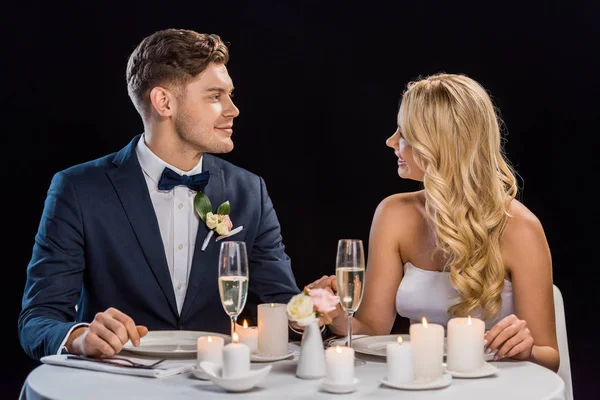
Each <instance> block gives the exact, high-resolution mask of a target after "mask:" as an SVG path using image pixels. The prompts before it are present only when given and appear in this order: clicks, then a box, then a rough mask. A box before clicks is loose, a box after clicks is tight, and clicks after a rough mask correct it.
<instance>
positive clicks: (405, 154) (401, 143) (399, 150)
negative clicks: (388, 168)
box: [385, 127, 425, 182]
mask: <svg viewBox="0 0 600 400" xmlns="http://www.w3.org/2000/svg"><path fill="white" fill-rule="evenodd" d="M385 144H386V145H388V147H391V148H392V149H394V154H395V155H396V157H398V175H400V177H401V178H404V179H412V180H414V181H419V182H423V177H424V175H425V174H424V173H423V171H421V169H420V168H419V167H417V164H415V160H414V158H413V148H412V146H411V145H410V144H408V142H407V141H406V139H404V137H402V132H400V127H398V129H396V132H394V134H393V135H392V136H390V137H389V138H388V139H387V140H386V141H385Z"/></svg>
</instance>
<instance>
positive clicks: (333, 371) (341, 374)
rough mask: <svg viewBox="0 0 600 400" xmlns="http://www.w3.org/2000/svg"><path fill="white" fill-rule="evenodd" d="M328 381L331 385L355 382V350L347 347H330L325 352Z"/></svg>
mask: <svg viewBox="0 0 600 400" xmlns="http://www.w3.org/2000/svg"><path fill="white" fill-rule="evenodd" d="M325 363H326V370H327V378H326V379H327V380H328V381H329V382H330V383H339V384H351V383H353V382H354V349H353V348H351V347H347V346H335V347H329V348H328V349H327V350H325Z"/></svg>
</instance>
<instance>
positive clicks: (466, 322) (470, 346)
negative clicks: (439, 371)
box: [447, 315, 485, 372]
mask: <svg viewBox="0 0 600 400" xmlns="http://www.w3.org/2000/svg"><path fill="white" fill-rule="evenodd" d="M484 334H485V323H484V322H483V321H482V320H480V319H478V318H471V316H470V315H469V317H468V318H452V319H450V321H448V349H447V352H448V354H447V362H448V370H450V371H456V372H473V371H476V370H478V369H480V368H482V367H483V336H484Z"/></svg>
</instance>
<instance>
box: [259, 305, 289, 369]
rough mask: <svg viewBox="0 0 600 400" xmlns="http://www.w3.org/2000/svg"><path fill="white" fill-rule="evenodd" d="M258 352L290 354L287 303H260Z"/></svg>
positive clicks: (271, 354) (261, 353) (279, 354)
mask: <svg viewBox="0 0 600 400" xmlns="http://www.w3.org/2000/svg"><path fill="white" fill-rule="evenodd" d="M257 316H258V353H259V354H260V355H264V356H271V357H279V356H284V355H286V354H288V340H289V334H288V317H287V313H286V305H285V304H278V303H270V304H259V305H258V311H257Z"/></svg>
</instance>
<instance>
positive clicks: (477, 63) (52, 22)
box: [0, 0, 600, 399]
mask: <svg viewBox="0 0 600 400" xmlns="http://www.w3.org/2000/svg"><path fill="white" fill-rule="evenodd" d="M99 3H100V2H81V3H80V4H79V3H76V2H18V3H17V2H13V3H12V4H11V5H5V6H3V7H4V8H3V11H2V14H3V15H2V17H3V18H2V20H3V23H2V28H1V29H2V30H3V31H5V34H4V35H3V38H4V40H3V43H2V45H1V47H0V51H1V52H2V56H1V65H2V71H3V74H2V83H1V86H0V90H2V94H3V96H1V97H2V99H1V102H2V103H1V104H2V107H1V110H2V114H3V117H2V122H1V123H2V127H3V129H2V131H3V135H2V139H1V140H2V144H3V154H4V157H3V162H4V166H3V168H2V182H3V185H2V196H1V197H2V201H3V216H4V218H3V224H2V225H3V229H2V230H3V231H4V235H3V236H4V238H5V239H4V240H3V243H4V250H3V252H2V255H3V258H4V260H3V262H2V267H1V268H2V271H1V272H0V273H1V274H2V276H3V278H4V279H3V281H4V284H3V287H4V288H3V290H2V291H1V292H0V293H1V296H2V303H1V304H2V305H3V310H4V316H3V319H2V320H3V336H4V342H3V346H2V347H3V355H2V356H3V358H4V356H6V357H8V359H6V360H5V359H3V360H2V362H1V364H2V369H3V370H4V371H3V372H2V374H1V375H0V376H1V384H2V392H1V393H2V394H0V397H3V398H4V397H5V396H6V398H16V397H17V395H18V392H19V389H20V387H21V385H22V383H23V381H24V379H25V377H26V376H27V374H28V373H29V372H30V371H31V369H33V368H34V367H35V366H36V365H37V363H35V362H33V361H31V360H29V359H28V358H27V357H26V355H25V353H24V352H23V350H22V348H21V347H20V344H19V342H18V339H17V316H18V313H19V310H20V302H21V296H22V293H23V286H24V283H25V271H26V265H27V263H28V261H29V257H30V255H31V249H32V245H33V239H34V236H35V232H36V230H37V226H38V223H39V218H40V216H41V211H42V207H43V201H44V198H45V195H46V191H47V189H48V185H49V183H50V179H51V177H52V175H53V174H54V173H55V172H56V171H58V170H60V169H63V168H66V167H68V166H71V165H73V164H76V163H79V162H83V161H87V160H89V159H93V158H97V157H100V156H103V155H105V154H107V153H111V152H114V151H116V150H119V149H120V148H121V147H123V146H124V145H126V144H127V143H128V142H129V141H130V140H131V138H132V137H133V136H134V135H135V134H137V133H140V132H141V131H142V124H141V120H140V118H139V116H138V114H137V113H136V111H135V110H134V108H133V106H132V105H131V103H130V100H129V98H128V96H127V91H126V85H125V79H124V75H125V66H126V62H127V58H128V56H129V54H130V52H131V51H132V50H133V49H134V47H135V46H136V45H137V44H138V43H139V41H140V40H141V39H142V38H143V37H144V36H146V35H148V34H150V33H152V32H154V31H156V30H159V29H164V28H186V29H193V30H196V31H199V32H208V33H217V34H219V35H220V36H221V37H222V38H223V39H224V40H225V41H227V42H230V43H231V45H230V51H231V60H230V63H229V66H228V68H229V72H230V75H231V76H232V78H233V80H234V84H235V86H236V97H235V99H234V100H235V102H236V103H237V105H238V107H239V108H240V110H241V114H240V116H239V117H238V118H237V119H236V124H235V133H234V140H235V145H236V147H235V149H234V151H233V152H232V153H230V154H227V155H225V156H224V158H226V159H228V160H230V161H232V162H234V163H236V164H237V165H239V166H241V167H244V168H246V169H249V170H251V171H253V172H255V173H257V174H259V175H261V176H262V177H263V178H265V180H266V183H267V187H268V190H269V192H270V195H271V198H272V200H273V202H274V205H275V208H276V210H277V213H278V216H279V219H280V222H281V225H282V234H283V238H284V242H285V244H286V247H287V252H288V254H289V255H290V256H291V258H292V262H293V268H294V273H295V274H296V278H297V281H298V284H299V286H300V287H302V286H303V285H305V284H307V283H309V282H311V281H312V280H314V279H316V278H318V277H320V276H321V275H322V274H331V273H333V272H334V260H335V249H336V241H337V239H339V238H345V237H353V238H360V239H363V240H364V241H365V243H367V241H368V234H369V227H370V222H371V218H372V215H373V212H374V210H375V207H376V206H377V204H378V203H379V201H381V200H382V199H383V198H384V197H386V196H388V195H390V194H393V193H396V192H401V191H409V190H417V189H419V186H418V184H417V183H415V182H410V181H403V180H401V179H400V178H399V177H398V176H397V172H396V158H395V157H394V154H393V152H392V150H390V149H388V148H387V147H386V146H385V143H384V141H385V139H386V138H387V137H388V136H389V135H391V134H392V133H393V131H394V130H395V125H396V113H397V108H398V101H399V99H400V94H401V92H402V90H403V88H404V86H405V84H406V83H407V82H408V81H410V80H412V79H415V78H417V77H418V76H419V75H428V74H431V73H435V72H440V71H445V72H451V73H465V74H467V75H469V76H471V77H472V78H474V79H476V80H478V81H479V82H480V83H482V84H483V85H484V86H485V87H486V88H487V89H488V90H489V91H490V93H491V95H492V96H493V100H494V101H495V104H496V105H497V106H498V107H499V109H500V110H501V115H502V118H503V120H504V122H505V124H506V129H507V136H506V138H507V142H506V150H507V153H508V156H509V158H510V160H511V162H512V163H513V165H514V166H515V167H516V169H517V171H518V172H519V175H520V176H519V179H520V184H521V187H522V192H521V195H520V199H521V201H523V202H524V204H525V205H526V206H527V207H529V208H530V209H531V210H532V211H533V212H534V213H535V214H536V215H537V216H538V217H539V218H540V220H541V221H542V224H543V225H544V228H545V230H546V235H547V238H548V241H549V243H550V248H551V251H552V255H553V264H554V267H553V268H554V282H555V284H556V285H557V286H558V287H559V288H560V289H561V290H562V292H563V296H564V300H565V304H566V317H567V326H568V334H569V346H570V357H571V368H572V373H573V382H574V388H575V397H576V398H578V399H583V398H593V397H594V396H592V393H594V387H595V385H596V384H597V378H596V375H595V374H596V373H597V372H598V371H599V369H598V368H597V367H596V366H595V362H598V360H597V357H598V356H599V355H600V352H599V351H598V350H597V349H598V344H597V341H595V340H594V339H595V338H596V337H597V336H598V335H597V334H596V332H597V331H596V330H595V327H596V325H597V324H596V322H595V320H596V319H597V313H598V310H599V301H598V298H599V297H598V295H597V288H598V285H597V281H596V280H595V279H594V277H595V276H596V275H597V273H596V271H595V270H596V269H597V266H598V265H599V264H598V262H597V249H598V242H597V237H598V235H597V233H596V232H597V228H596V226H597V223H598V211H597V207H596V204H597V197H596V196H595V195H593V194H592V193H593V192H594V190H593V189H594V187H595V186H596V183H597V172H598V166H597V159H598V156H597V155H596V152H597V150H596V149H597V146H598V143H599V141H598V139H597V137H598V128H599V118H598V112H597V107H598V103H599V102H598V90H599V89H600V85H599V83H598V82H599V74H598V72H599V67H600V65H599V62H598V56H597V52H598V50H599V49H598V47H599V43H600V41H599V39H600V32H599V27H598V26H599V24H598V22H597V21H598V11H599V10H600V8H599V7H598V6H597V5H596V4H597V2H592V1H590V2H588V3H585V2H569V3H568V5H567V2H562V1H554V2H541V1H537V2H527V1H522V2H519V3H515V4H510V3H508V2H504V1H497V2H473V3H465V2H442V1H440V2H431V1H413V2H404V1H392V2H390V3H391V4H392V3H393V4H396V5H390V4H388V5H384V3H383V2H382V3H379V2H376V1H368V2H351V1H344V2H339V3H334V2H325V1H295V2H291V1H288V2H284V1H263V0H255V1H248V2H226V1H214V2H186V3H184V2H171V3H168V2H161V3H152V2H137V3H136V2H119V3H113V4H110V3H107V2H103V4H102V5H100V4H99ZM399 326H400V327H401V326H402V324H400V325H399ZM8 360H10V361H8Z"/></svg>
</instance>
